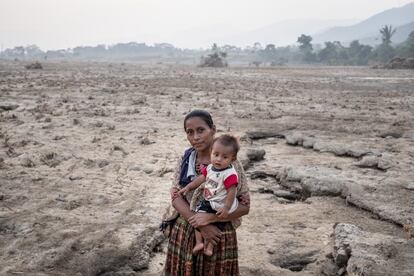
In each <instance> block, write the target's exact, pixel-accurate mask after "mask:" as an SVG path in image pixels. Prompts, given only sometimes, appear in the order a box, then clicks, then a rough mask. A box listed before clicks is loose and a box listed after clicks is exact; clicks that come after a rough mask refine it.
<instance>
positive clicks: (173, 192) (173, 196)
mask: <svg viewBox="0 0 414 276" xmlns="http://www.w3.org/2000/svg"><path fill="white" fill-rule="evenodd" d="M178 191H179V189H178V188H176V187H172V188H171V190H170V195H171V201H174V199H176V198H177V197H179V196H180V195H179V194H178Z"/></svg>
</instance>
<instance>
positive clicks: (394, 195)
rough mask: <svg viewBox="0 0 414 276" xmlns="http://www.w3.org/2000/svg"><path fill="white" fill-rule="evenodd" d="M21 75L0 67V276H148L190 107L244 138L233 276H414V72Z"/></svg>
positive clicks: (85, 69)
mask: <svg viewBox="0 0 414 276" xmlns="http://www.w3.org/2000/svg"><path fill="white" fill-rule="evenodd" d="M24 65H25V64H23V63H20V62H5V61H2V62H1V63H0V142H1V144H0V176H1V177H0V179H1V183H0V233H1V235H0V274H1V275H18V274H20V275H159V274H160V273H161V270H162V266H163V262H164V258H165V255H164V254H165V241H164V242H163V241H162V236H160V235H159V233H158V232H157V231H156V228H157V226H158V223H159V220H160V217H161V214H162V213H163V210H164V206H166V205H167V204H168V200H169V198H168V188H169V185H170V181H171V177H172V169H173V167H174V164H175V161H176V158H177V157H178V156H179V155H180V154H181V153H182V152H183V149H184V148H185V147H187V146H188V143H187V141H186V139H185V136H184V132H183V129H182V120H183V117H184V114H185V113H187V112H188V111H190V110H191V109H193V108H204V109H207V110H209V111H210V112H211V113H212V114H213V116H214V119H215V122H216V124H217V126H218V130H219V133H223V132H231V133H233V134H235V135H237V136H239V137H241V141H242V142H241V145H242V148H243V151H242V152H241V154H240V159H242V161H243V163H244V165H245V166H246V168H247V174H248V176H249V178H250V182H249V184H250V189H251V195H252V206H251V212H250V214H249V215H248V216H246V217H245V218H244V219H243V225H242V226H241V227H240V228H239V229H238V230H237V233H238V240H239V253H240V257H239V260H240V268H241V274H242V275H412V274H413V273H414V265H413V264H412V262H411V261H410V260H412V258H413V257H414V246H413V245H414V244H413V239H409V238H410V237H412V236H413V235H414V226H413V223H414V182H413V179H414V174H413V167H414V166H413V165H414V131H413V129H414V123H413V118H414V116H413V115H414V109H413V106H414V94H413V92H414V91H413V89H414V72H413V71H405V70H392V71H391V70H374V69H369V68H364V67H298V68H288V67H286V68H285V67H283V68H273V69H260V68H259V69H257V68H254V69H253V68H226V69H218V70H213V69H200V68H195V67H185V66H169V65H157V66H155V65H138V64H129V63H126V64H116V63H112V64H110V63H103V62H101V63H97V62H89V63H87V62H85V63H76V62H48V63H44V64H43V70H36V71H29V70H26V69H24ZM261 150H264V151H265V155H264V159H262V158H263V152H260V151H261ZM247 151H249V153H248V154H246V152H247ZM247 156H248V157H247ZM249 158H250V159H251V161H250V160H249ZM404 229H405V230H404ZM378 273H382V274H378Z"/></svg>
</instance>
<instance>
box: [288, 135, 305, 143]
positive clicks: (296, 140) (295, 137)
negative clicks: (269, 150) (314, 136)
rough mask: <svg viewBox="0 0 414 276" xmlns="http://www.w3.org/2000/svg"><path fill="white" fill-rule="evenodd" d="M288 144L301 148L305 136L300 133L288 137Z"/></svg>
mask: <svg viewBox="0 0 414 276" xmlns="http://www.w3.org/2000/svg"><path fill="white" fill-rule="evenodd" d="M285 138H286V143H287V144H288V145H292V146H301V145H302V144H303V140H304V136H303V135H302V134H299V133H294V134H289V135H286V137H285Z"/></svg>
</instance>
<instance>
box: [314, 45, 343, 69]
mask: <svg viewBox="0 0 414 276" xmlns="http://www.w3.org/2000/svg"><path fill="white" fill-rule="evenodd" d="M319 60H320V61H321V62H323V63H327V64H329V65H347V64H348V62H349V61H348V60H349V58H348V53H347V49H346V48H345V47H344V46H342V45H341V43H340V42H339V41H334V42H330V41H328V42H325V48H323V49H322V50H321V51H320V52H319Z"/></svg>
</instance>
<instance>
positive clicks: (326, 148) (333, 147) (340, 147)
mask: <svg viewBox="0 0 414 276" xmlns="http://www.w3.org/2000/svg"><path fill="white" fill-rule="evenodd" d="M313 149H314V150H316V151H319V152H330V153H333V154H335V155H336V156H347V157H354V158H359V157H362V156H364V155H367V154H373V153H374V152H373V151H371V150H368V149H364V148H359V147H356V146H353V145H348V144H341V143H326V142H315V143H314V145H313Z"/></svg>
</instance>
